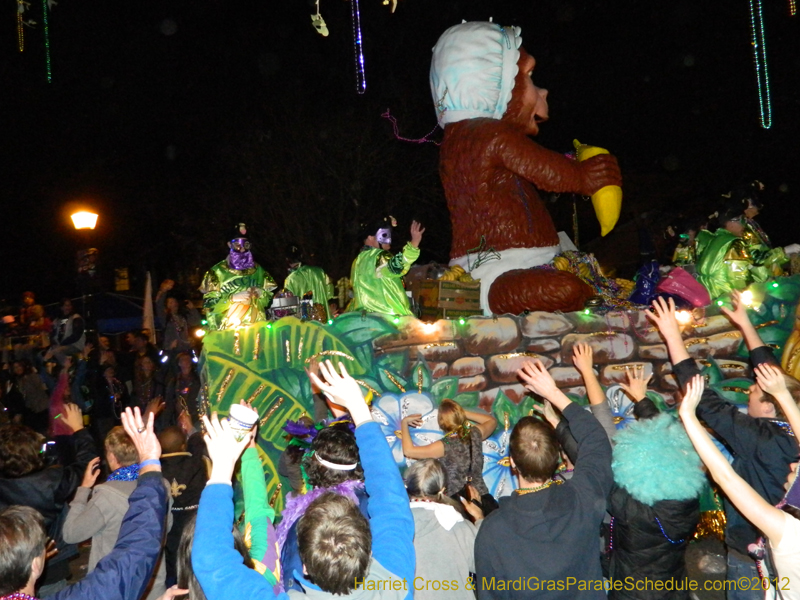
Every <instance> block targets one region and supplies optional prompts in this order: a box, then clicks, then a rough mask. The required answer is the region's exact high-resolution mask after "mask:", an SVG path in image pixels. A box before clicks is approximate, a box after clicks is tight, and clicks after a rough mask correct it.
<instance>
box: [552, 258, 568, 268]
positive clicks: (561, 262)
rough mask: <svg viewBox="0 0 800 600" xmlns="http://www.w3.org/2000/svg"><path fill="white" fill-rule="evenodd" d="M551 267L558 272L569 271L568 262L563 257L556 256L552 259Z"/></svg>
mask: <svg viewBox="0 0 800 600" xmlns="http://www.w3.org/2000/svg"><path fill="white" fill-rule="evenodd" d="M553 266H554V267H555V268H556V269H558V270H559V271H569V261H568V260H567V259H566V258H564V257H563V256H556V257H555V258H554V259H553Z"/></svg>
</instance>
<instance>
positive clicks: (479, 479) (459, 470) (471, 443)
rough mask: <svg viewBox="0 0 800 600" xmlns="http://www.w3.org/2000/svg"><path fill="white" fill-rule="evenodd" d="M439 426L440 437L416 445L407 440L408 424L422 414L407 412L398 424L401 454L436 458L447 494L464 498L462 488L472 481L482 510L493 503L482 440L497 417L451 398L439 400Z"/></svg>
mask: <svg viewBox="0 0 800 600" xmlns="http://www.w3.org/2000/svg"><path fill="white" fill-rule="evenodd" d="M438 421H439V427H440V428H441V430H442V431H443V432H444V437H443V438H442V439H440V440H437V441H435V442H433V443H431V444H426V445H423V446H416V445H414V442H413V441H412V440H411V430H410V429H409V427H419V426H421V425H422V415H419V414H416V415H408V416H407V417H405V418H404V419H403V420H402V422H401V424H400V428H401V435H402V443H403V454H404V455H405V456H406V457H407V458H412V459H423V458H437V459H439V462H440V463H441V464H442V467H444V470H445V472H446V473H447V489H448V490H449V493H450V494H451V496H452V497H453V498H455V499H458V497H459V496H461V497H464V498H466V499H468V497H469V493H468V492H467V491H466V490H465V491H464V492H462V490H464V488H466V486H467V485H472V486H473V487H474V488H475V490H477V492H478V494H479V495H480V496H481V498H482V502H481V505H482V509H483V512H484V513H485V514H488V513H489V512H491V511H492V510H493V509H494V508H496V507H497V503H496V501H495V500H494V499H493V498H492V497H491V494H489V490H488V488H487V487H486V483H484V481H483V448H482V443H483V440H485V439H486V438H488V437H489V436H490V435H492V433H494V430H495V428H496V427H497V419H495V418H494V417H493V416H491V415H487V414H484V413H480V412H474V411H471V410H465V409H464V408H463V407H462V406H461V405H460V404H458V403H456V402H454V401H453V400H449V399H446V400H442V402H441V404H440V405H439V414H438Z"/></svg>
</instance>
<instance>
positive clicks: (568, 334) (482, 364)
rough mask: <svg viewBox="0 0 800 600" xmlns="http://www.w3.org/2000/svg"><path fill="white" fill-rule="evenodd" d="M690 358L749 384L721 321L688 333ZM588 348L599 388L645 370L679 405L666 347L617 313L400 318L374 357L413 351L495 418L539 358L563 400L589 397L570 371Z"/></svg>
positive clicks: (711, 319)
mask: <svg viewBox="0 0 800 600" xmlns="http://www.w3.org/2000/svg"><path fill="white" fill-rule="evenodd" d="M683 333H684V341H685V343H686V347H687V349H688V350H689V353H690V355H691V356H692V357H694V358H696V359H697V360H698V361H701V364H702V362H703V361H704V359H706V358H708V357H710V356H712V357H714V358H715V359H716V360H717V362H718V364H719V366H720V369H721V370H722V371H723V374H724V376H725V377H726V378H734V377H749V376H751V373H750V367H749V365H748V363H747V362H746V360H742V358H741V357H740V356H739V347H740V345H741V342H742V337H741V333H740V332H739V331H738V330H737V329H736V328H734V327H733V326H732V325H731V324H730V322H729V321H728V320H727V319H726V318H725V317H724V316H722V315H712V316H708V317H705V318H702V319H701V320H699V321H695V322H694V323H691V324H689V325H687V326H685V327H684V328H683ZM580 342H586V343H588V344H589V345H590V346H591V347H592V350H593V352H594V364H595V370H596V372H597V373H598V376H599V378H600V382H601V384H603V385H604V386H610V385H614V384H617V383H619V382H621V381H625V377H626V376H625V371H626V368H628V367H632V368H635V367H636V366H637V365H641V366H642V367H643V368H644V369H645V372H646V373H648V374H649V373H653V379H652V381H651V383H650V387H651V388H652V389H653V390H655V391H657V392H658V393H660V394H661V395H662V396H663V397H664V399H665V401H666V403H667V405H668V406H669V405H674V404H675V402H676V400H677V398H676V390H677V388H678V386H677V382H676V380H675V376H674V375H672V365H671V364H670V362H669V357H668V355H667V348H666V346H665V345H664V343H663V341H662V339H661V337H660V335H659V333H658V331H657V330H656V329H655V328H654V327H653V325H652V324H651V323H650V322H649V321H648V320H647V317H646V315H645V313H644V312H642V311H616V312H608V313H606V314H605V315H599V314H585V313H583V312H578V313H568V314H560V313H546V312H535V313H530V314H528V315H526V316H519V317H514V316H508V315H507V316H502V317H485V318H482V317H471V318H469V319H465V320H464V321H463V322H460V321H457V320H440V321H437V322H435V323H424V322H422V321H418V320H416V319H414V318H406V319H402V320H401V322H400V323H399V324H398V333H396V334H390V335H386V336H383V337H380V338H378V339H376V340H375V342H374V345H375V353H376V356H379V355H381V354H386V353H393V352H405V351H408V352H409V358H410V359H411V361H412V362H413V361H414V360H416V359H418V358H420V357H422V358H424V359H425V360H426V361H427V363H428V365H429V367H430V369H431V372H432V375H433V378H434V379H438V378H441V377H444V376H448V375H449V376H456V377H458V378H459V392H479V393H480V403H479V406H480V407H481V408H483V409H485V410H487V411H490V412H491V407H492V403H493V401H494V399H495V397H496V396H497V393H498V391H499V390H502V391H503V392H504V393H505V395H506V396H508V398H509V399H511V400H512V401H513V402H520V401H521V400H522V398H523V396H524V395H525V389H524V388H523V386H522V385H521V384H520V383H519V381H518V380H517V376H516V371H517V369H519V368H520V367H521V366H522V364H523V363H524V362H525V361H527V360H531V359H539V360H541V361H542V363H543V364H544V365H545V366H546V367H547V369H548V370H549V371H550V374H551V375H552V376H553V379H554V380H555V382H556V384H557V385H558V387H559V388H561V389H562V390H563V391H564V392H566V393H571V394H575V395H577V396H584V395H585V388H584V387H583V380H582V378H581V376H580V374H579V373H578V371H577V370H576V369H575V367H574V366H573V364H572V349H573V347H574V346H575V344H577V343H580Z"/></svg>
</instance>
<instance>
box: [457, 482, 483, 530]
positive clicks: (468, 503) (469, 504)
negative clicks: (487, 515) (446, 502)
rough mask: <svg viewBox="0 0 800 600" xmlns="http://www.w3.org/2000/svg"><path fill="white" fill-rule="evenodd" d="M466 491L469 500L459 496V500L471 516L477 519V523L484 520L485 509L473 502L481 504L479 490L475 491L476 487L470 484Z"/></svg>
mask: <svg viewBox="0 0 800 600" xmlns="http://www.w3.org/2000/svg"><path fill="white" fill-rule="evenodd" d="M466 490H467V495H468V496H469V498H464V497H463V496H459V497H458V499H459V500H461V505H462V506H463V507H464V510H466V511H467V512H468V513H469V516H471V517H472V518H473V519H475V522H478V521H480V520H481V519H483V509H482V508H481V507H480V506H478V505H477V504H476V503H475V502H473V500H475V501H477V502H480V501H481V495H480V494H479V493H478V490H476V489H475V486H473V485H472V484H471V483H468V484H467V485H466Z"/></svg>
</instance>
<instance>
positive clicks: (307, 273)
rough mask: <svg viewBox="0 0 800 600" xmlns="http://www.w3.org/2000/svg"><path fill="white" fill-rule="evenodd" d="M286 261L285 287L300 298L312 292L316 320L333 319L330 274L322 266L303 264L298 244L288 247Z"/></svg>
mask: <svg viewBox="0 0 800 600" xmlns="http://www.w3.org/2000/svg"><path fill="white" fill-rule="evenodd" d="M286 262H287V263H288V265H289V274H288V275H287V276H286V280H285V281H284V282H283V287H284V289H286V290H288V291H290V292H292V294H294V295H295V296H297V297H298V298H303V297H304V296H305V295H306V294H308V293H309V292H311V298H312V301H313V303H314V317H313V318H314V320H317V321H321V320H325V321H327V320H329V319H331V318H332V317H331V311H330V308H329V307H328V300H331V299H332V298H333V297H334V295H333V283H332V282H331V278H330V277H328V274H327V273H326V272H325V271H323V270H322V269H321V268H320V267H312V266H311V265H304V264H303V253H302V251H301V250H300V248H299V247H298V246H295V245H290V246H289V247H287V248H286Z"/></svg>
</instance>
